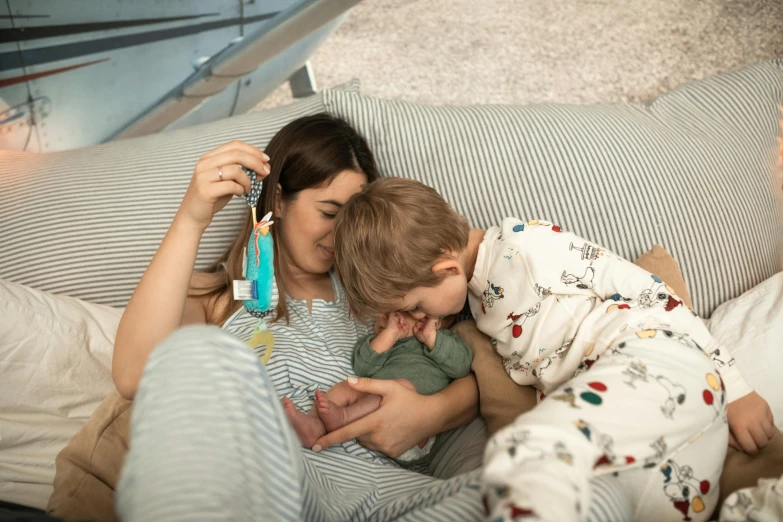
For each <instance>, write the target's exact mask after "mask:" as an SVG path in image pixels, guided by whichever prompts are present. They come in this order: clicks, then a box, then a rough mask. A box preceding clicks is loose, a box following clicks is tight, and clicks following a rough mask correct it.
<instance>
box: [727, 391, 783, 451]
mask: <svg viewBox="0 0 783 522" xmlns="http://www.w3.org/2000/svg"><path fill="white" fill-rule="evenodd" d="M726 415H727V417H728V420H729V428H730V429H731V432H730V433H729V446H731V447H732V448H734V449H736V450H739V451H744V452H745V453H748V454H750V455H755V454H756V453H757V452H758V450H760V449H762V448H764V447H765V446H766V445H767V444H768V443H769V440H770V439H771V438H772V436H773V435H774V434H775V423H774V422H773V420H774V419H773V418H772V410H770V409H769V404H767V401H765V400H764V399H762V398H761V396H760V395H759V394H758V393H756V392H751V393H749V394H747V395H745V396H744V397H741V398H739V399H737V400H736V401H734V402H731V403H729V405H728V407H727V410H726Z"/></svg>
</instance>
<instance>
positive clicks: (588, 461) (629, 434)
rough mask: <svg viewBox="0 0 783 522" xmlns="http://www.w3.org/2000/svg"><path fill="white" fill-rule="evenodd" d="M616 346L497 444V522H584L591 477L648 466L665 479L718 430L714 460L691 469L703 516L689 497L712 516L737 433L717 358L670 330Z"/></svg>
mask: <svg viewBox="0 0 783 522" xmlns="http://www.w3.org/2000/svg"><path fill="white" fill-rule="evenodd" d="M613 348H615V350H607V351H606V352H605V353H604V354H603V355H602V356H601V357H600V359H599V360H598V361H597V362H596V363H595V364H594V365H593V366H592V368H591V369H590V370H589V371H587V372H585V373H583V374H581V375H579V376H578V377H575V378H574V379H572V380H571V381H569V382H568V383H566V384H565V385H563V386H561V387H560V388H559V389H558V390H556V391H554V392H552V393H551V394H550V395H549V396H548V397H547V398H546V399H544V400H543V401H542V402H541V403H540V404H539V405H538V406H537V407H536V408H534V409H533V410H532V411H530V412H528V413H526V414H524V415H521V416H520V417H519V418H518V419H517V420H516V421H515V422H514V423H513V424H512V425H510V426H508V427H506V428H504V429H503V430H501V431H499V432H498V433H497V435H495V437H493V438H492V440H491V441H490V442H489V444H488V446H487V450H486V453H485V459H484V462H485V467H484V490H485V494H486V496H485V499H486V501H487V504H488V506H487V507H488V509H489V510H490V511H491V514H492V517H491V520H496V519H501V520H514V519H515V518H516V517H519V516H521V515H524V514H533V513H534V514H535V515H537V516H538V517H539V518H538V520H551V521H561V520H581V519H583V518H584V517H585V510H586V509H587V506H588V499H589V498H590V497H589V494H590V492H589V491H588V484H589V479H590V478H591V477H592V476H594V475H601V474H605V473H611V472H615V471H621V470H625V469H630V468H649V469H650V473H657V474H658V475H661V477H660V480H665V477H664V476H663V473H664V472H663V471H659V470H658V468H659V467H660V466H661V465H662V464H664V463H666V462H667V461H668V459H669V458H670V457H673V456H675V455H676V453H677V452H678V451H680V450H682V449H683V448H684V447H687V446H688V445H689V444H691V443H693V442H694V441H695V440H696V439H697V438H698V436H699V435H700V434H701V433H702V432H707V431H710V430H712V431H714V432H716V433H717V436H715V437H712V438H711V440H710V441H709V442H707V443H705V444H704V447H705V455H704V459H703V462H702V463H703V464H705V466H703V467H699V468H696V467H692V469H685V470H684V473H685V474H686V475H687V474H688V473H690V474H691V475H690V476H692V477H697V478H698V479H699V480H698V482H697V483H696V486H697V488H700V489H699V490H700V495H701V496H700V499H699V502H700V503H701V504H700V505H699V506H698V507H699V508H701V511H700V512H699V513H695V512H694V511H695V510H694V509H693V508H692V506H694V503H693V501H694V497H691V498H690V499H689V502H690V504H689V507H690V512H689V516H691V517H692V518H693V519H694V520H698V519H699V518H700V517H702V515H703V517H702V518H703V519H704V520H706V517H707V516H709V513H710V512H711V509H712V508H713V507H714V503H715V500H716V496H715V495H714V493H716V492H717V479H718V475H719V473H720V464H718V465H717V474H716V473H715V469H714V468H715V466H714V465H713V463H715V462H718V463H722V462H723V457H724V454H725V448H726V445H727V439H728V428H727V426H726V425H725V404H724V401H725V395H724V392H723V389H722V386H721V383H720V380H719V377H718V376H717V373H716V371H715V368H714V366H713V365H712V362H711V361H710V359H709V358H708V357H707V356H705V355H704V354H703V353H701V351H699V350H698V349H696V348H689V347H686V346H683V345H681V344H679V343H678V342H677V341H675V340H672V339H670V338H667V337H666V336H664V335H663V334H662V333H661V335H659V336H657V337H656V336H655V335H650V334H649V332H648V333H647V334H645V336H644V337H642V336H636V334H633V337H632V338H626V339H625V340H624V342H618V343H617V344H616V345H615V346H614V347H613ZM707 446H709V447H707ZM708 457H711V458H708ZM669 469H670V471H671V472H672V473H673V476H674V477H675V478H674V479H673V480H678V481H679V480H680V475H677V471H676V470H675V467H674V466H671V465H670V467H669ZM620 477H622V474H621V475H620ZM682 478H683V480H685V475H682ZM705 481H706V482H705ZM645 487H646V486H645V484H642V485H641V487H640V489H645ZM650 487H651V486H650ZM656 487H657V486H656ZM701 488H704V491H701ZM688 491H689V493H693V492H694V491H696V490H694V489H693V488H691V489H689V490H688ZM641 496H642V495H641V492H640V494H639V496H638V497H637V498H641ZM662 501H666V502H668V509H669V511H665V512H664V516H665V517H670V519H671V520H683V515H682V512H681V510H680V507H679V506H680V504H673V503H672V502H669V500H668V499H667V498H666V497H664V498H663V499H662ZM697 504H698V503H697ZM711 504H712V505H711ZM642 519H643V518H642ZM656 520H662V521H663V520H667V518H659V519H656Z"/></svg>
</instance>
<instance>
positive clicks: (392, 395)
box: [313, 377, 443, 458]
mask: <svg viewBox="0 0 783 522" xmlns="http://www.w3.org/2000/svg"><path fill="white" fill-rule="evenodd" d="M348 384H349V385H350V386H351V387H352V388H353V389H355V390H358V391H361V392H366V393H372V394H375V395H380V396H381V406H380V407H379V408H378V409H377V410H376V411H374V412H373V413H370V414H369V415H367V416H366V417H362V418H361V419H359V420H357V421H355V422H352V423H351V424H348V425H346V426H343V427H342V428H340V429H339V430H335V431H333V432H331V433H327V434H326V435H324V436H323V437H321V438H320V439H318V440H317V441H316V442H315V445H314V446H313V451H321V449H323V448H328V447H330V446H334V445H335V444H341V443H343V442H345V441H348V440H351V439H356V440H357V441H358V442H359V443H360V444H361V445H362V446H364V447H365V448H368V449H371V450H375V451H379V452H381V453H383V454H384V455H388V456H389V457H391V458H397V457H399V456H400V455H402V454H403V453H404V452H405V451H406V450H407V449H408V448H412V447H413V446H415V445H416V444H418V443H419V442H421V441H422V440H424V439H426V438H428V437H430V436H431V435H433V434H434V433H438V432H439V431H443V430H441V429H440V426H438V425H437V424H438V423H439V422H440V419H438V415H439V413H440V412H439V409H440V408H439V404H438V402H437V398H436V397H435V396H434V395H428V396H425V395H419V394H418V393H416V392H415V391H413V390H409V389H408V388H405V387H404V386H403V385H401V384H399V383H398V382H396V381H393V380H381V379H369V378H366V377H359V378H357V377H349V378H348ZM433 421H435V422H434V423H433ZM433 424H434V425H433Z"/></svg>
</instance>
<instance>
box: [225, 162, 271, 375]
mask: <svg viewBox="0 0 783 522" xmlns="http://www.w3.org/2000/svg"><path fill="white" fill-rule="evenodd" d="M242 169H243V170H244V171H245V172H246V173H247V175H248V176H249V177H250V181H251V187H250V192H249V193H248V194H245V195H244V196H242V197H243V198H245V201H246V202H247V204H248V205H250V209H251V210H252V212H253V231H252V232H251V233H250V239H248V242H247V248H246V249H245V258H244V261H243V265H242V275H243V276H244V277H245V280H244V281H234V299H238V300H239V299H241V300H242V304H243V305H244V307H245V309H246V310H247V311H248V312H249V313H250V314H251V315H253V316H255V317H257V318H258V323H257V324H256V328H255V330H254V331H253V335H252V336H251V337H250V340H249V341H248V342H247V344H248V345H250V347H251V348H253V350H254V351H255V352H256V353H259V354H263V355H261V362H263V363H264V364H266V363H268V362H269V358H270V357H271V356H272V348H273V347H274V345H275V338H274V336H273V335H272V332H270V331H269V329H268V328H267V325H266V321H265V320H264V318H265V317H266V316H267V315H269V313H270V312H271V308H272V287H273V282H274V277H275V271H274V241H272V234H270V233H269V227H270V225H272V223H274V222H273V221H271V219H272V213H271V212H269V213H267V214H266V215H265V216H264V217H263V218H261V220H260V221H259V220H258V219H257V218H256V205H257V204H258V198H259V197H260V196H261V187H262V186H263V182H262V181H261V180H260V179H258V176H257V175H256V173H255V172H254V171H252V170H250V169H248V168H245V167H242Z"/></svg>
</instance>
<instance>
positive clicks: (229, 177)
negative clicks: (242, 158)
mask: <svg viewBox="0 0 783 522" xmlns="http://www.w3.org/2000/svg"><path fill="white" fill-rule="evenodd" d="M221 174H222V176H221ZM202 175H204V176H205V177H206V178H207V180H208V181H210V182H213V183H220V182H225V181H233V182H235V183H239V184H240V185H242V187H243V188H244V189H245V192H244V193H245V194H246V193H248V192H250V185H251V184H252V183H251V181H250V176H248V175H247V174H246V173H245V171H244V170H242V167H240V166H239V165H237V164H234V165H226V166H225V167H219V168H217V169H215V171H214V172H213V173H211V174H210V173H209V172H208V171H207V172H204V173H203V174H202Z"/></svg>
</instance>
